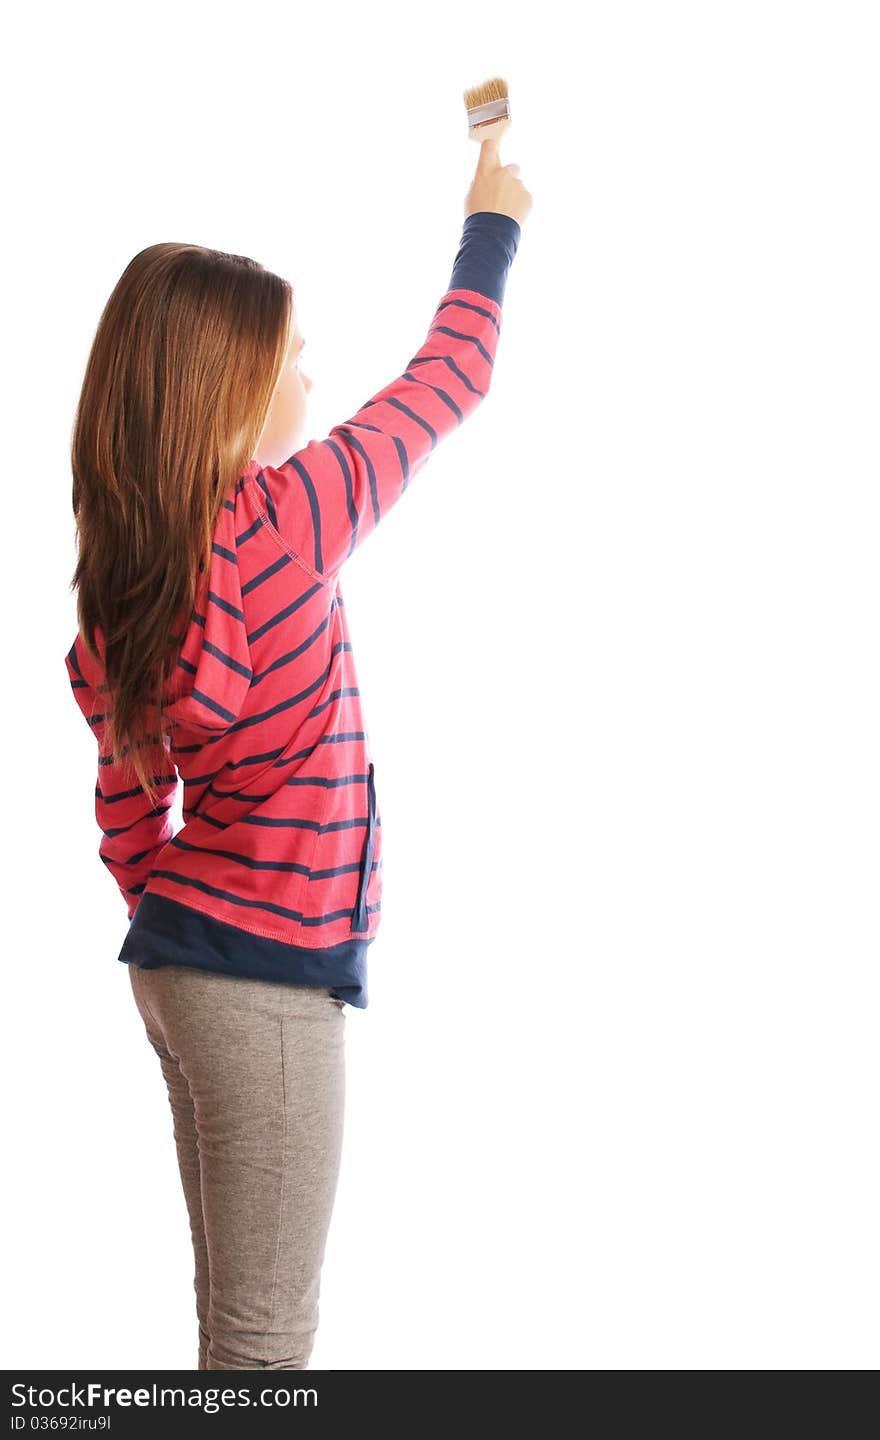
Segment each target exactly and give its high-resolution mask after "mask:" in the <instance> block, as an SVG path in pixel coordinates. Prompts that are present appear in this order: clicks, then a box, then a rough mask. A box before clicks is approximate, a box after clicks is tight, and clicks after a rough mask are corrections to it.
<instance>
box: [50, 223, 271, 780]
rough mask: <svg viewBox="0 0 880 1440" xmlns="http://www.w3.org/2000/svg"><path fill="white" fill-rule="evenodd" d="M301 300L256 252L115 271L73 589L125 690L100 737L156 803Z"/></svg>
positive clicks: (181, 249)
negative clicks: (174, 678) (185, 655)
mask: <svg viewBox="0 0 880 1440" xmlns="http://www.w3.org/2000/svg"><path fill="white" fill-rule="evenodd" d="M292 306H293V290H292V287H291V285H290V283H289V281H287V280H284V279H282V278H280V277H279V276H278V275H274V274H272V272H271V271H269V270H266V269H264V267H263V266H262V265H260V264H258V263H257V261H255V260H250V259H248V258H247V257H246V256H244V255H227V254H226V253H225V252H223V251H219V250H209V249H206V248H205V247H204V246H201V245H183V244H172V243H167V244H160V245H149V246H148V247H147V248H146V249H145V250H141V251H140V252H139V254H137V255H135V257H134V259H133V260H131V261H130V263H129V264H128V266H127V267H126V269H125V270H124V271H123V273H122V275H121V276H120V278H119V280H118V281H117V284H116V286H115V288H114V290H113V292H112V294H111V295H110V298H109V299H108V301H107V304H106V305H105V307H104V310H103V313H102V315H101V318H100V320H99V322H98V327H97V331H96V333H95V338H94V341H93V343H92V348H91V352H90V354H89V358H88V362H87V364H86V370H85V378H84V380H83V386H82V391H81V394H80V398H79V403H78V406H77V410H76V418H75V421H74V427H73V433H72V439H71V467H72V470H73V513H74V515H75V517H76V533H77V548H78V559H77V564H76V569H75V571H74V575H73V579H72V581H71V586H70V588H71V589H73V588H74V587H76V588H77V592H78V593H77V618H78V622H79V630H80V635H81V637H82V640H83V643H84V644H85V646H86V647H87V649H88V650H89V652H90V653H91V655H92V656H93V658H94V659H95V660H97V661H100V662H101V663H102V664H103V667H104V677H105V687H102V688H104V690H105V697H107V698H109V697H112V704H108V703H106V698H105V704H104V707H103V716H102V718H103V721H104V731H103V736H102V747H103V749H104V750H105V751H106V753H107V754H109V755H111V756H112V758H113V760H114V761H116V762H120V761H122V760H123V758H125V757H127V759H128V762H129V764H130V765H131V768H132V770H133V772H134V774H135V775H136V777H137V780H138V781H139V783H140V784H141V785H142V786H143V788H144V790H145V792H146V795H147V797H148V799H149V802H150V804H151V805H153V804H155V802H156V795H157V791H156V788H155V783H154V782H155V781H156V780H157V779H158V778H159V777H158V775H156V774H155V773H154V772H155V771H156V770H157V769H158V770H164V769H166V768H167V764H168V754H167V749H166V742H165V729H164V721H163V719H162V700H163V691H164V687H165V684H166V682H167V681H168V680H169V679H170V677H171V675H172V673H173V671H174V670H175V667H176V665H177V661H178V659H179V656H180V650H181V647H182V644H183V640H184V637H185V634H186V628H187V625H188V623H189V618H190V613H191V610H192V607H193V604H194V602H195V597H196V592H197V589H198V586H199V583H200V581H201V580H202V579H203V576H202V574H201V571H202V570H203V569H204V570H207V571H208V572H209V573H210V565H211V541H212V536H213V533H214V527H215V525H216V522H217V518H218V516H219V513H220V507H221V506H222V504H223V501H224V498H225V497H226V495H227V493H228V491H229V488H230V486H231V485H233V484H234V482H235V481H236V480H237V479H238V478H239V477H240V475H241V474H242V472H243V471H244V470H245V468H246V467H247V464H248V461H249V460H250V459H251V458H252V455H253V451H254V449H255V448H256V446H257V444H258V441H259V438H260V434H261V432H262V429H263V426H264V424H265V420H266V415H267V413H268V410H269V406H270V403H271V400H272V396H273V393H274V390H275V386H276V383H277V381H278V378H279V376H280V374H281V368H282V365H283V363H284V358H285V354H286V350H287V341H288V336H289V326H290V320H291V313H292ZM178 621H182V624H181V627H180V629H179V630H176V629H175V624H176V623H177V622H178ZM98 626H99V627H100V630H101V632H103V633H102V639H103V642H104V654H103V656H102V655H101V653H100V648H99V643H98V638H97V635H96V627H98ZM157 709H158V716H157V715H156V710H157ZM151 717H152V718H151ZM157 720H158V731H157Z"/></svg>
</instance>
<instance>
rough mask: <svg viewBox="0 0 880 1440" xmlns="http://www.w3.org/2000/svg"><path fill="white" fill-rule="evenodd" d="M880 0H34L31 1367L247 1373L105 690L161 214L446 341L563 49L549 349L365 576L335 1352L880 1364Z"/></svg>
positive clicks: (385, 352)
mask: <svg viewBox="0 0 880 1440" xmlns="http://www.w3.org/2000/svg"><path fill="white" fill-rule="evenodd" d="M876 21H877V9H876V7H875V6H873V5H870V4H864V5H859V4H847V3H841V0H836V3H833V4H831V3H828V4H810V3H796V4H795V3H790V4H785V3H772V0H763V3H760V4H754V3H745V0H737V3H730V4H710V3H699V4H696V3H694V4H685V3H667V4H662V5H658V4H651V3H645V4H636V3H620V0H615V3H613V4H612V3H608V4H592V5H591V4H585V5H581V6H578V7H575V9H572V8H571V6H569V5H562V4H546V3H545V4H542V5H541V6H540V7H539V8H537V9H536V8H535V7H534V6H530V5H529V6H524V5H517V4H512V3H511V4H508V5H504V6H500V5H499V6H492V7H487V6H475V5H473V4H459V3H446V4H444V5H443V6H441V7H440V8H439V9H436V8H435V9H433V10H428V11H425V12H424V13H422V12H420V11H415V10H413V8H412V6H411V5H409V4H407V5H392V4H382V3H377V4H374V5H372V6H367V7H358V8H355V7H354V6H352V7H350V9H349V8H344V7H339V6H332V7H330V6H321V7H314V8H308V9H307V8H302V9H300V8H299V7H292V6H280V5H279V6H273V5H268V4H262V3H259V0H251V3H249V4H248V5H247V6H246V7H240V6H231V5H230V6H224V5H217V4H200V5H193V4H191V5H186V4H181V3H180V0H177V3H175V4H174V5H170V4H157V3H153V4H151V5H150V6H149V7H148V8H146V9H145V8H144V7H142V6H134V5H123V6H119V5H106V6H105V5H97V4H86V5H80V6H76V7H74V8H73V9H69V8H67V7H60V6H58V7H57V8H55V9H54V10H53V9H52V7H49V10H48V11H46V10H42V9H41V10H37V11H28V12H26V11H24V10H22V9H21V8H19V10H18V11H17V12H16V13H15V15H14V16H13V18H11V19H10V20H7V26H6V34H7V39H8V42H9V44H8V47H7V50H8V54H7V67H8V68H7V76H6V81H5V85H4V91H3V100H2V104H3V109H4V111H5V115H4V116H3V120H4V133H5V136H6V145H5V170H6V181H5V185H4V191H5V195H6V200H7V207H8V208H7V218H6V224H5V226H4V231H3V246H4V250H5V252H6V254H5V264H4V266H3V282H4V292H5V293H4V297H3V306H4V321H5V324H4V330H5V345H4V347H3V351H4V369H5V379H4V385H3V396H4V402H5V407H6V416H5V421H4V433H5V438H6V446H7V454H6V465H5V470H4V478H5V486H4V510H5V522H6V535H5V546H4V557H5V562H6V563H5V566H4V584H5V589H6V595H5V616H6V628H5V635H4V645H5V654H4V661H5V674H6V700H5V704H4V732H5V745H4V749H5V756H4V761H5V763H4V803H5V815H6V839H7V844H8V848H9V854H8V858H7V861H6V873H5V880H6V911H7V929H6V942H7V943H6V945H5V946H4V950H5V958H4V965H3V975H4V996H3V998H4V1006H3V1009H4V1014H5V1019H6V1025H5V1031H4V1046H3V1060H4V1067H5V1074H4V1082H3V1083H4V1096H5V1099H6V1112H7V1114H6V1119H7V1137H8V1138H7V1152H6V1153H7V1157H8V1164H7V1171H6V1184H5V1186H4V1192H3V1202H2V1205H3V1216H2V1231H3V1236H4V1239H5V1241H6V1245H7V1258H6V1261H5V1284H4V1290H5V1303H4V1306H3V1323H4V1326H5V1328H6V1333H5V1335H4V1337H3V1356H4V1362H3V1363H4V1364H5V1365H6V1366H8V1367H17V1366H27V1367H33V1368H38V1369H49V1368H54V1367H59V1368H75V1367H79V1368H80V1369H82V1368H83V1367H88V1366H96V1367H110V1368H143V1369H146V1368H152V1367H169V1368H193V1369H194V1368H195V1364H196V1326H195V1307H194V1294H193V1290H192V1264H191V1252H190V1249H189V1245H190V1241H189V1232H188V1224H187V1219H186V1214H185V1208H184V1202H183V1194H182V1191H181V1189H180V1186H179V1178H178V1174H177V1169H176V1158H175V1152H174V1146H173V1138H172V1132H171V1116H170V1110H169V1107H168V1102H167V1097H166V1094H165V1089H164V1082H163V1080H162V1077H161V1073H160V1070H159V1064H158V1060H157V1059H156V1057H155V1055H154V1053H153V1052H152V1050H151V1049H150V1047H149V1044H148V1041H147V1039H146V1036H145V1034H144V1031H143V1027H142V1024H141V1021H140V1018H139V1016H138V1015H137V1013H136V1010H135V1007H134V1003H133V1000H132V996H131V994H130V990H129V984H128V976H127V973H126V971H125V969H124V968H123V966H122V965H120V964H118V963H117V961H116V958H115V957H116V955H117V953H118V950H119V947H120V945H121V943H122V940H123V938H124V934H125V929H126V925H127V920H126V916H125V909H124V905H123V902H122V899H121V897H120V896H119V894H118V892H117V891H116V888H115V884H114V882H113V881H112V879H111V877H110V875H109V874H108V873H107V872H106V871H105V870H104V867H102V866H101V864H100V862H99V860H98V856H97V847H98V840H99V838H100V837H99V833H98V830H97V826H96V824H95V820H94V813H93V797H94V784H95V774H96V769H95V761H96V753H97V752H96V749H95V746H94V741H93V739H92V737H91V735H90V733H89V731H88V728H87V727H86V726H85V725H84V723H83V721H82V718H81V716H80V715H79V712H78V710H77V708H76V705H75V702H74V700H73V697H72V695H71V693H70V689H69V685H68V681H67V675H66V671H65V667H64V655H65V653H66V652H67V650H68V649H69V647H70V645H71V644H72V642H73V638H74V635H75V631H76V621H75V608H74V597H73V594H72V592H71V591H70V589H69V582H70V577H71V575H72V572H73V566H74V563H75V551H74V544H73V533H74V532H73V518H72V512H71V507H70V478H71V477H70V469H69V440H70V432H71V426H72V423H73V413H74V408H75V404H76V400H77V397H78V393H79V387H80V384H81V382H82V374H83V367H84V365H85V361H86V357H87V354H88V351H89V347H90V345H91V341H92V337H93V335H94V330H95V326H96V324H97V321H98V317H99V314H100V311H101V308H102V306H103V305H104V303H105V300H106V298H107V296H108V295H109V293H110V290H111V289H112V287H113V285H114V284H115V282H116V280H117V278H118V277H119V275H120V273H121V271H122V270H123V268H124V267H125V265H126V264H127V263H128V261H129V260H130V258H131V257H132V255H133V254H135V253H136V252H137V251H138V250H140V249H142V248H143V247H144V246H146V245H148V244H151V243H153V242H155V241H158V240H185V241H197V242H200V243H203V244H206V245H210V246H213V247H215V248H217V249H225V250H232V251H236V252H238V253H243V254H250V255H253V256H255V257H256V258H257V259H259V260H260V261H262V263H263V264H265V265H267V266H268V267H270V268H272V269H274V270H277V271H278V272H279V273H282V274H284V275H286V276H287V277H288V278H289V279H290V280H291V282H292V284H293V285H294V289H295V292H296V299H297V304H298V307H299V314H300V319H301V323H302V329H303V333H304V334H305V335H306V336H307V339H308V362H309V363H308V366H307V369H308V372H309V373H310V374H311V375H312V377H313V379H314V381H315V389H314V391H313V393H312V398H311V409H310V418H309V425H308V437H312V436H314V437H321V436H322V435H324V434H326V432H327V431H328V430H329V428H330V427H331V425H333V424H335V423H337V422H340V421H342V420H344V419H346V418H348V417H349V416H350V415H351V414H352V413H353V412H354V411H355V410H356V409H357V408H358V406H359V405H361V404H362V403H363V402H364V400H366V399H367V398H368V396H370V395H372V394H374V393H375V392H376V391H377V390H378V389H379V388H380V387H381V386H382V385H384V384H385V383H386V382H387V381H389V380H390V379H392V378H393V377H395V376H396V375H397V374H399V373H400V371H401V370H402V369H403V368H404V367H405V364H406V362H407V360H408V359H409V357H410V356H411V355H412V354H413V353H414V352H415V351H416V349H417V348H418V347H419V346H420V345H421V343H422V341H423V340H424V338H425V335H426V333H427V328H428V325H429V323H430V320H431V318H432V315H433V313H434V309H435V307H436V305H437V303H438V302H439V300H440V299H441V297H442V295H443V293H444V290H445V288H446V286H447V282H448V279H449V275H450V271H451V267H452V262H453V260H454V257H455V252H456V249H457V245H458V240H459V236H460V231H461V225H462V223H463V206H464V196H465V193H466V190H467V187H468V185H469V183H470V180H471V175H472V171H473V167H474V164H475V162H476V156H477V147H476V146H475V145H474V144H472V143H471V142H469V141H468V139H467V134H466V121H465V110H464V103H463V99H462V91H463V89H464V88H465V87H466V86H469V85H474V84H477V83H479V82H480V81H481V80H482V79H484V78H488V77H489V76H491V75H495V74H499V75H502V76H504V77H505V78H506V79H507V81H508V84H509V87H510V98H511V109H512V117H513V126H512V129H511V131H510V133H509V134H508V135H507V137H505V139H504V141H503V143H502V152H501V153H502V160H503V161H504V162H505V163H506V162H509V161H514V160H515V161H517V162H518V163H519V164H520V166H521V174H522V178H523V180H524V182H525V184H526V185H527V187H528V188H529V189H530V190H531V192H532V194H533V196H534V208H533V210H532V213H531V215H530V216H529V217H528V218H527V220H526V222H525V225H524V227H523V234H522V238H521V241H520V247H519V251H518V254H517V256H516V259H515V261H514V265H513V267H512V269H511V272H510V275H509V278H508V284H507V295H506V299H505V305H504V319H503V326H502V334H501V339H500V344H499V350H498V357H497V361H496V366H495V375H494V382H493V389H492V393H491V394H490V396H489V397H488V399H487V400H486V402H485V403H484V404H483V405H482V406H481V407H480V408H479V410H478V411H477V412H476V414H475V415H474V416H473V418H472V419H471V420H470V421H469V423H468V424H467V425H466V426H465V427H464V428H463V430H462V431H459V432H457V433H456V434H455V435H452V436H450V437H449V438H448V439H447V441H446V442H445V443H444V445H443V447H442V448H441V450H440V451H439V452H438V453H437V454H436V455H435V456H433V457H432V459H431V461H430V463H429V465H428V467H427V469H426V470H425V471H423V472H422V474H421V477H420V478H419V479H418V481H417V483H415V484H414V485H413V487H412V489H411V491H409V492H407V495H406V496H404V497H403V498H402V499H401V502H400V503H399V504H398V505H397V506H396V507H395V509H394V511H393V512H392V513H390V514H389V515H388V516H387V518H386V520H385V521H384V523H383V524H382V525H381V526H380V527H379V529H378V530H377V531H376V532H375V534H373V535H371V536H370V537H369V538H368V540H367V541H366V542H365V544H364V545H363V546H362V547H360V549H359V551H358V552H357V554H356V555H355V556H354V557H353V558H352V560H351V561H350V562H349V563H348V564H347V566H346V569H345V571H344V572H343V581H342V583H343V589H344V594H345V598H346V605H347V614H348V616H349V621H350V625H351V629H352V638H353V643H354V647H355V658H356V663H357V665H358V670H359V676H360V681H361V690H362V694H363V697H364V705H365V711H366V717H367V724H368V728H369V731H370V736H371V744H372V748H373V752H374V758H375V762H376V779H377V794H378V797H379V803H380V806H381V811H382V818H383V826H384V830H383V834H384V837H385V851H384V854H385V861H384V864H385V882H384V894H383V923H382V928H381V932H380V936H379V938H378V939H377V940H376V942H375V944H374V945H373V946H372V947H371V951H370V1004H369V1007H368V1009H367V1010H365V1011H353V1010H351V1009H348V1010H347V1011H346V1029H347V1078H348V1095H347V1111H346V1136H345V1146H344V1157H343V1169H342V1174H341V1177H340V1183H339V1190H338V1196H337V1203H336V1208H335V1211H334V1215H333V1220H332V1226H331V1232H330V1239H329V1243H328V1250H327V1258H326V1263H325V1267H324V1273H323V1282H322V1293H321V1323H320V1328H319V1331H318V1337H317V1341H316V1344H315V1349H314V1351H313V1354H312V1362H311V1363H312V1367H313V1368H316V1369H322V1368H332V1369H346V1368H348V1369H532V1368H535V1369H572V1368H575V1369H605V1368H618V1369H640V1368H677V1369H700V1368H731V1369H739V1368H751V1369H757V1368H868V1367H870V1368H873V1367H875V1366H876V1364H877V1361H878V1331H877V1308H876V1297H877V1291H878V1282H880V1265H878V1227H877V1215H878V1209H880V1207H878V1199H880V1197H878V1178H880V1176H878V1155H877V1144H876V1136H877V1098H878V1074H877V1070H878V1063H877V1062H878V1046H877V1029H878V1007H877V1002H878V989H880V987H878V976H877V962H878V955H880V947H878V904H877V902H878V859H880V856H878V799H880V797H878V763H877V756H878V720H880V715H878V684H877V616H878V598H880V597H878V582H877V552H878V529H877V520H878V494H877V484H878V464H877V460H878V455H877V449H878V415H877V395H878V379H880V376H878V333H880V326H878V322H880V313H878V311H880V306H878V298H880V295H878V256H880V233H878V230H880V226H878V208H877V179H878V166H877V161H878V155H877V149H878V147H877V137H878V135H880V115H878V109H880V104H878V86H877V74H878V60H880V54H878V43H877V34H876V31H875V22H876Z"/></svg>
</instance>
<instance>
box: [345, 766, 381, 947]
mask: <svg viewBox="0 0 880 1440" xmlns="http://www.w3.org/2000/svg"><path fill="white" fill-rule="evenodd" d="M375 847H376V783H375V778H374V773H373V762H372V760H371V761H370V768H369V770H368V772H367V835H366V839H365V841H364V849H363V854H362V856H361V870H360V878H359V881H358V891H357V899H356V900H355V903H354V909H353V910H352V912H351V933H352V934H353V935H354V934H356V933H358V932H360V931H362V930H366V929H367V928H368V925H369V916H368V914H367V888H368V886H369V883H370V875H371V874H372V871H373V851H374V850H375Z"/></svg>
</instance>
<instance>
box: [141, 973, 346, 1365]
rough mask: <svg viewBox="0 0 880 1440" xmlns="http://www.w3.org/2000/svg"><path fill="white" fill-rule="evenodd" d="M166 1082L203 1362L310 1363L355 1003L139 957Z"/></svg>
mask: <svg viewBox="0 0 880 1440" xmlns="http://www.w3.org/2000/svg"><path fill="white" fill-rule="evenodd" d="M128 971H129V976H130V978H131V986H132V991H133V994H134V998H135V1002H136V1004H137V1007H138V1010H139V1012H140V1015H141V1018H142V1020H143V1022H144V1026H145V1028H146V1032H147V1036H148V1038H149V1041H150V1044H151V1045H152V1047H153V1049H154V1050H155V1052H156V1054H157V1055H158V1057H159V1061H160V1064H161V1067H162V1072H163V1074H164V1077H165V1082H166V1085H167V1089H168V1097H169V1100H170V1102H171V1113H172V1119H173V1130H174V1140H175V1143H176V1146H177V1160H178V1165H179V1168H180V1177H181V1180H182V1182H183V1192H184V1196H185V1199H186V1207H187V1210H188V1212H189V1222H190V1230H191V1233H192V1243H193V1251H194V1255H195V1280H194V1286H195V1292H196V1315H197V1319H198V1327H199V1364H198V1368H199V1369H200V1370H259V1369H267V1370H305V1369H307V1367H308V1360H309V1356H310V1354H311V1351H312V1347H313V1344H314V1339H315V1332H316V1330H317V1325H318V1296H319V1289H320V1277H321V1266H322V1264H323V1260H324V1250H325V1245H326V1241H327V1234H328V1231H329V1227H330V1216H331V1213H332V1209H333V1203H334V1199H335V1196H336V1185H337V1179H338V1175H339V1167H340V1159H341V1153H342V1134H343V1114H344V1102H345V1045H344V1039H345V1005H344V1002H343V1001H342V1000H337V999H335V998H334V997H333V995H332V994H331V993H330V988H329V987H326V986H313V985H293V984H284V983H279V982H274V981H266V980H252V979H249V978H245V977H241V976H236V975H222V974H219V973H216V972H214V971H208V970H197V969H194V968H189V967H186V966H181V965H165V966H161V967H159V968H158V969H155V970H145V969H142V968H140V967H139V966H137V965H129V966H128Z"/></svg>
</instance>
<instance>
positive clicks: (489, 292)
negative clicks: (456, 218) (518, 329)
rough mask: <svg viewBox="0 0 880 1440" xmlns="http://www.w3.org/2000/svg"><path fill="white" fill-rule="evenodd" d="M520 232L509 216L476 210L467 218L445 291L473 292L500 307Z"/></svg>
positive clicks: (491, 211)
mask: <svg viewBox="0 0 880 1440" xmlns="http://www.w3.org/2000/svg"><path fill="white" fill-rule="evenodd" d="M521 233H522V231H521V228H520V224H519V221H517V220H514V218H513V216H512V215H502V214H500V212H498V211H496V210H476V211H474V213H473V215H468V216H467V218H466V220H465V222H464V226H463V228H462V232H461V242H460V244H459V247H458V254H457V255H456V257H455V264H454V265H453V268H452V279H451V280H450V282H449V285H448V287H447V288H448V289H449V290H475V291H476V292H477V294H479V295H486V296H488V297H489V299H490V300H494V301H495V302H496V304H498V305H501V304H503V302H504V291H505V288H506V285H507V273H508V271H509V269H510V266H511V264H512V262H513V257H514V255H515V254H516V250H517V246H518V245H519V241H520V235H521Z"/></svg>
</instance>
